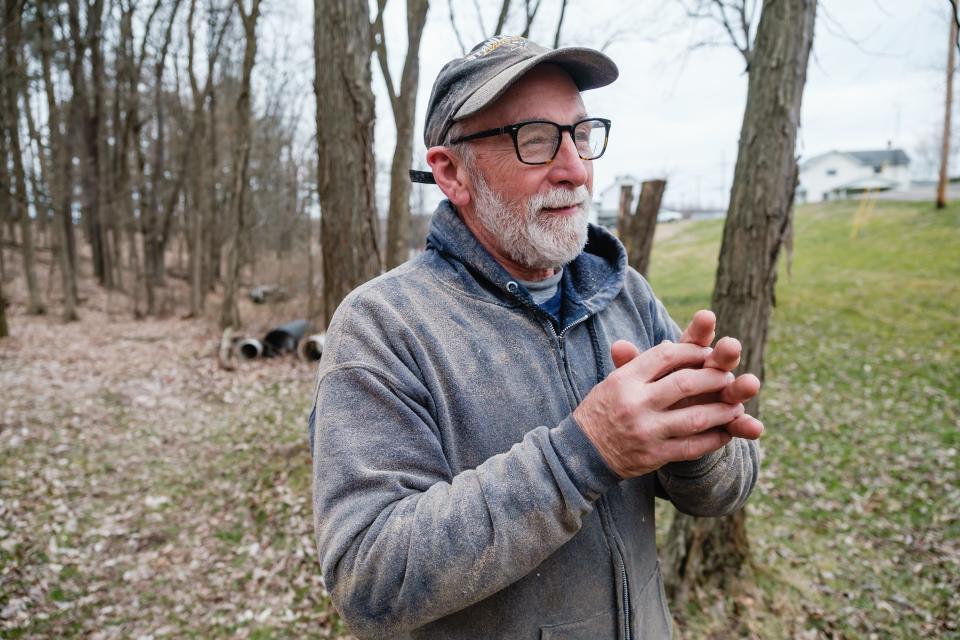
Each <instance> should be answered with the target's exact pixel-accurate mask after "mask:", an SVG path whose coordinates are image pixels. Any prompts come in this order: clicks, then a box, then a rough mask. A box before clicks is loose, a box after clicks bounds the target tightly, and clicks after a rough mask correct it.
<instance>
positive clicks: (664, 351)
mask: <svg viewBox="0 0 960 640" xmlns="http://www.w3.org/2000/svg"><path fill="white" fill-rule="evenodd" d="M710 351H711V350H710V348H709V347H701V346H698V345H695V344H686V343H674V342H669V341H664V342H661V343H660V344H658V345H657V346H655V347H653V348H651V349H647V350H646V351H644V352H643V353H641V354H640V355H639V356H637V357H636V358H634V359H633V360H631V361H630V362H628V363H626V364H625V365H623V366H622V367H621V368H620V369H618V370H617V371H615V372H614V373H620V372H621V371H622V372H623V373H622V374H621V375H629V376H636V377H638V378H640V380H642V381H643V382H650V381H652V380H656V379H658V378H661V377H663V376H664V375H666V374H668V373H670V372H671V371H673V370H674V369H680V368H684V367H695V368H699V367H702V366H703V362H704V360H705V359H706V357H707V356H708V355H709V354H710Z"/></svg>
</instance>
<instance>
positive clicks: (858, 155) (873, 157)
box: [801, 149, 910, 169]
mask: <svg viewBox="0 0 960 640" xmlns="http://www.w3.org/2000/svg"><path fill="white" fill-rule="evenodd" d="M835 154H839V155H843V156H847V157H848V158H850V159H851V160H853V161H854V162H856V163H857V164H860V165H863V166H865V167H879V166H881V165H882V166H887V167H897V166H903V167H906V166H909V164H910V156H908V155H907V154H906V152H905V151H904V150H903V149H876V150H867V151H828V152H827V153H821V154H820V155H818V156H814V157H812V158H810V159H809V160H807V161H806V162H803V163H802V164H801V168H802V169H805V168H807V167H808V166H810V165H812V164H814V163H816V162H818V161H819V160H822V159H823V158H826V157H828V156H832V155H835Z"/></svg>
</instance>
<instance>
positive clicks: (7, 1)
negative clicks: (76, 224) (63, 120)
mask: <svg viewBox="0 0 960 640" xmlns="http://www.w3.org/2000/svg"><path fill="white" fill-rule="evenodd" d="M22 11H23V5H22V4H21V3H20V2H18V1H17V0H4V28H3V32H4V34H5V38H4V39H5V42H6V47H5V52H4V54H5V59H4V71H5V76H6V77H5V78H4V83H3V84H4V98H5V105H4V108H5V109H6V114H5V117H4V124H5V125H6V130H7V132H6V135H7V141H8V144H9V149H8V151H9V154H10V159H11V160H12V164H13V182H14V188H15V190H16V198H15V200H14V203H15V206H16V211H17V213H16V217H17V220H19V222H20V242H21V245H22V246H21V249H22V253H23V271H24V275H25V276H26V280H27V292H28V295H29V303H28V306H27V313H30V314H41V313H43V312H44V308H43V302H42V301H41V300H40V286H39V284H38V283H37V273H36V258H35V256H34V247H33V232H32V228H31V227H32V223H31V221H30V204H29V199H28V198H27V180H26V174H25V172H24V167H23V149H22V147H21V145H20V104H19V103H20V96H19V93H20V89H21V87H22V85H23V82H24V81H25V75H24V71H23V69H22V68H21V66H20V61H19V60H18V58H17V52H18V51H19V50H20V33H21V30H20V28H21V17H22ZM3 161H4V162H6V159H4V160H3Z"/></svg>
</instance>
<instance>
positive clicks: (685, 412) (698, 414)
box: [658, 402, 743, 440]
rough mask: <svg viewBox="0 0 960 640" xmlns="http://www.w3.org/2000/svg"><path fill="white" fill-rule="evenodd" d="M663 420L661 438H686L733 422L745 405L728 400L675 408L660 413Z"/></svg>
mask: <svg viewBox="0 0 960 640" xmlns="http://www.w3.org/2000/svg"><path fill="white" fill-rule="evenodd" d="M660 415H661V416H662V418H661V419H662V422H661V425H660V429H659V434H658V435H659V436H660V438H662V439H664V440H666V439H669V438H686V437H689V436H692V435H694V434H697V433H700V432H702V431H706V430H707V429H711V428H713V427H719V426H723V425H725V424H727V423H729V422H733V421H734V420H735V419H736V418H738V417H740V416H741V415H743V405H742V404H734V405H730V404H727V403H726V402H715V403H713V404H698V405H695V406H693V407H686V408H683V409H673V410H671V411H665V412H663V413H661V414H660Z"/></svg>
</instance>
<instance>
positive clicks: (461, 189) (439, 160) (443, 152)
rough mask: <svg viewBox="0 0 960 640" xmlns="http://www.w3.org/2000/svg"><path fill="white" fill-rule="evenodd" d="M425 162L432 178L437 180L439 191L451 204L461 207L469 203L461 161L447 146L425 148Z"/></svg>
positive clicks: (468, 193) (464, 172) (465, 177)
mask: <svg viewBox="0 0 960 640" xmlns="http://www.w3.org/2000/svg"><path fill="white" fill-rule="evenodd" d="M427 164H429V165H430V169H431V170H432V171H433V179H434V180H436V181H437V186H438V187H440V191H443V195H445V196H447V198H448V199H449V200H450V202H451V203H452V204H453V205H455V206H457V207H463V206H464V205H466V204H469V203H470V192H469V191H468V190H467V183H466V180H467V176H466V171H464V170H463V162H462V161H461V160H460V158H458V157H457V156H456V155H454V154H453V152H452V151H451V150H450V149H449V148H448V147H430V148H429V149H427Z"/></svg>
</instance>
